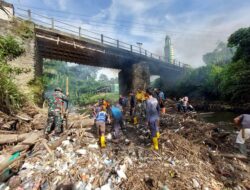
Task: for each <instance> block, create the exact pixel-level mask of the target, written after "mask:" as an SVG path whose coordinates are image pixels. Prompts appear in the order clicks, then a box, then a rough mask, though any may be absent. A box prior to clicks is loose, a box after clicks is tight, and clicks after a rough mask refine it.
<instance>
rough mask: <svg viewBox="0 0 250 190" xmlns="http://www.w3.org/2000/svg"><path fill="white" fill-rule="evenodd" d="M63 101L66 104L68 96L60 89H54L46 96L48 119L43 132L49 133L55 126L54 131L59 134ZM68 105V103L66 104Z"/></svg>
mask: <svg viewBox="0 0 250 190" xmlns="http://www.w3.org/2000/svg"><path fill="white" fill-rule="evenodd" d="M64 101H65V102H67V104H68V98H67V96H65V95H64V94H63V93H62V92H60V91H55V92H54V93H53V94H52V95H51V96H49V97H48V105H49V109H48V120H47V127H46V130H45V133H47V134H48V133H50V132H51V130H52V129H53V128H52V127H53V125H54V127H55V133H57V134H59V133H61V132H62V123H63V115H62V110H63V109H64ZM67 106H68V105H67Z"/></svg>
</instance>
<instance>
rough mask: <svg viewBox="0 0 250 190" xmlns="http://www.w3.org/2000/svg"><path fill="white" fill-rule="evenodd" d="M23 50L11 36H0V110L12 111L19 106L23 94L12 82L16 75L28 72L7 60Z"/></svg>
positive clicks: (22, 99)
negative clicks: (12, 65) (8, 62)
mask: <svg viewBox="0 0 250 190" xmlns="http://www.w3.org/2000/svg"><path fill="white" fill-rule="evenodd" d="M23 52H24V50H23V49H22V47H21V46H20V45H19V43H18V42H17V41H16V40H15V39H14V38H13V37H11V36H7V37H3V36H0V105H1V106H0V110H1V111H4V112H9V113H10V112H12V111H13V110H15V109H17V108H20V106H21V105H22V103H23V101H24V96H23V95H22V94H21V93H20V92H19V90H18V88H17V86H16V85H15V83H14V82H13V79H14V77H15V76H16V75H18V74H20V73H22V72H28V71H26V70H25V69H20V68H15V67H11V66H10V65H8V64H7V60H11V59H14V58H16V57H18V56H19V55H21V53H23Z"/></svg>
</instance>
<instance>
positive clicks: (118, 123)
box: [111, 104, 123, 139]
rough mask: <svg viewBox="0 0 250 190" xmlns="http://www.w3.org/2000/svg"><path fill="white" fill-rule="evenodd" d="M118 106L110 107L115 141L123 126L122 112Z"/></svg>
mask: <svg viewBox="0 0 250 190" xmlns="http://www.w3.org/2000/svg"><path fill="white" fill-rule="evenodd" d="M121 109H122V108H121V106H120V105H119V104H116V105H114V106H112V107H111V114H112V125H113V129H114V136H115V138H116V139H119V137H120V130H121V127H122V125H123V119H122V110H121Z"/></svg>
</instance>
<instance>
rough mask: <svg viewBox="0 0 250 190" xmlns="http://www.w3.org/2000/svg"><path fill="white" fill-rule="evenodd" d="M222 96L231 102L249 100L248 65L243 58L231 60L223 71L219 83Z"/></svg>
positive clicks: (249, 67) (249, 77)
mask: <svg viewBox="0 0 250 190" xmlns="http://www.w3.org/2000/svg"><path fill="white" fill-rule="evenodd" d="M220 88H221V91H222V92H223V98H224V99H225V100H228V101H232V102H239V103H247V102H250V93H249V92H250V65H249V63H247V62H246V61H244V60H239V61H237V62H232V63H230V64H229V65H228V67H227V68H225V70H224V71H223V77H222V81H221V83H220Z"/></svg>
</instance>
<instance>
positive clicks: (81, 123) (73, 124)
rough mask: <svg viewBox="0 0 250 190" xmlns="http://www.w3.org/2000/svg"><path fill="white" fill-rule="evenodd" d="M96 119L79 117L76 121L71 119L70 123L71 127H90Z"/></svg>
mask: <svg viewBox="0 0 250 190" xmlns="http://www.w3.org/2000/svg"><path fill="white" fill-rule="evenodd" d="M94 122H95V120H94V119H79V120H75V121H71V122H70V124H69V126H70V127H69V129H70V128H78V127H79V128H83V127H88V126H93V125H94Z"/></svg>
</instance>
